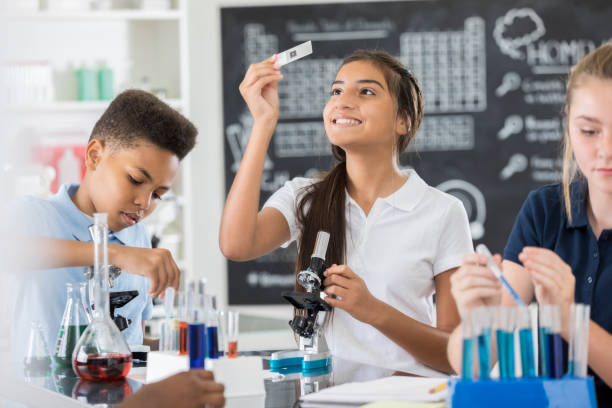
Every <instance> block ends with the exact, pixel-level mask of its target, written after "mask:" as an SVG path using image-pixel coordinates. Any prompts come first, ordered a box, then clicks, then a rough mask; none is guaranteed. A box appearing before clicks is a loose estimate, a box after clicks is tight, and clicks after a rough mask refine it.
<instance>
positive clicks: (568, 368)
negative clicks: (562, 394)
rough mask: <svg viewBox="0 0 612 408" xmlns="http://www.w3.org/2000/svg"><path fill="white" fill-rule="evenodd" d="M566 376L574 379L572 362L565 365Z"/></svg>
mask: <svg viewBox="0 0 612 408" xmlns="http://www.w3.org/2000/svg"><path fill="white" fill-rule="evenodd" d="M567 374H568V375H569V376H570V377H574V362H573V361H572V360H570V361H569V362H568V363H567Z"/></svg>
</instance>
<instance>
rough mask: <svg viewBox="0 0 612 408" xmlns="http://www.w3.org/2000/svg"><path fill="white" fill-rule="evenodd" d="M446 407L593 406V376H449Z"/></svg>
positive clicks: (594, 403)
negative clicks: (480, 378) (491, 377)
mask: <svg viewBox="0 0 612 408" xmlns="http://www.w3.org/2000/svg"><path fill="white" fill-rule="evenodd" d="M449 391H450V392H449V394H448V395H449V396H448V401H447V405H448V407H449V408H451V407H452V408H478V407H495V408H516V407H520V408H545V407H551V408H552V407H555V408H596V407H597V400H596V398H595V386H594V383H593V378H592V377H588V378H569V377H567V378H561V379H547V378H528V379H515V380H499V381H497V380H485V381H471V380H462V379H460V378H456V377H455V378H451V380H450V389H449Z"/></svg>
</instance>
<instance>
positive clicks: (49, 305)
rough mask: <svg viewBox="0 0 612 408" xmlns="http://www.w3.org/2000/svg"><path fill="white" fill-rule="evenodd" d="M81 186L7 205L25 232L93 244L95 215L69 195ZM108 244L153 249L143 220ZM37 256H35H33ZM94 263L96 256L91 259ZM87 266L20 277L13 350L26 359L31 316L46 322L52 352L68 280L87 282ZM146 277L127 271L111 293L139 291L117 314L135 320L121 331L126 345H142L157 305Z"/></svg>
mask: <svg viewBox="0 0 612 408" xmlns="http://www.w3.org/2000/svg"><path fill="white" fill-rule="evenodd" d="M78 188H79V185H78V184H64V185H62V186H61V187H60V189H59V191H58V192H57V194H55V195H54V196H52V197H51V198H49V199H40V198H34V197H21V198H19V199H17V200H15V201H14V202H12V203H11V204H10V205H9V209H8V210H9V213H10V214H11V217H13V218H12V219H13V220H18V226H19V229H20V231H21V232H23V233H24V235H36V236H46V237H53V238H63V239H71V240H77V241H86V242H91V241H92V239H91V235H90V233H89V229H88V228H89V226H90V225H91V224H93V217H90V216H88V215H87V214H85V213H83V212H82V211H81V210H79V209H78V208H77V206H76V205H75V204H74V203H73V201H72V200H71V197H72V196H73V195H74V193H75V192H76V191H77V189H78ZM108 239H109V243H111V244H121V245H127V246H133V247H144V248H150V247H151V241H150V239H149V237H148V234H147V232H146V229H145V226H144V225H143V224H142V223H137V224H135V225H133V226H131V227H128V228H125V229H123V230H121V231H118V232H116V233H114V232H112V231H109V237H108ZM32 255H33V256H36V254H32ZM92 264H93V259H92ZM83 272H84V267H82V266H79V267H71V268H57V269H49V270H38V271H29V272H25V273H22V274H21V275H20V276H19V277H18V279H17V293H16V305H15V312H14V316H13V335H12V340H13V341H12V343H13V347H12V349H13V352H14V353H16V354H15V357H17V358H18V359H19V360H22V359H23V357H19V356H25V352H26V343H27V339H28V334H29V330H30V324H31V321H33V320H38V321H40V322H41V323H42V324H43V327H44V332H45V336H46V340H47V343H48V344H47V346H48V348H49V353H50V355H53V350H54V347H55V340H56V337H57V333H58V331H59V327H60V323H61V320H62V315H63V312H64V308H65V306H66V283H68V282H70V283H73V284H78V282H86V278H85V275H84V273H83ZM149 286H150V281H149V279H148V278H145V277H142V276H139V275H134V274H130V273H126V272H125V271H124V272H122V273H121V275H120V276H119V277H118V278H117V279H116V280H115V283H114V286H113V287H112V288H111V290H110V291H111V292H119V291H125V290H137V291H138V296H137V297H136V298H134V299H132V301H130V302H129V303H128V304H127V305H125V306H124V307H122V308H118V309H115V315H121V316H123V317H125V318H127V319H131V321H132V322H131V324H130V326H129V327H128V328H127V329H125V330H124V331H122V332H121V333H122V334H123V335H124V337H125V339H126V341H127V343H128V344H142V338H143V333H142V321H143V320H148V319H150V318H151V314H152V310H153V305H152V302H151V297H150V296H149V294H148V289H149Z"/></svg>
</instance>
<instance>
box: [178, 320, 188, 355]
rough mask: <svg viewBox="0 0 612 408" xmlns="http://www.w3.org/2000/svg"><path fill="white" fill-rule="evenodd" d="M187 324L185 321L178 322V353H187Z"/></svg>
mask: <svg viewBox="0 0 612 408" xmlns="http://www.w3.org/2000/svg"><path fill="white" fill-rule="evenodd" d="M188 328H189V325H188V324H187V322H179V355H181V356H183V355H186V354H187V353H189V350H188V349H187V330H188Z"/></svg>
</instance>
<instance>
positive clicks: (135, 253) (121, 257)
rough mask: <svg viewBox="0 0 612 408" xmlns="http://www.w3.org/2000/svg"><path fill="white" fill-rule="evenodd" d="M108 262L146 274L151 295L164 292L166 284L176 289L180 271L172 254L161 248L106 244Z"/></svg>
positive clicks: (137, 273)
mask: <svg viewBox="0 0 612 408" xmlns="http://www.w3.org/2000/svg"><path fill="white" fill-rule="evenodd" d="M108 258H109V262H110V263H112V264H114V265H117V266H118V267H120V268H121V269H122V270H123V271H125V272H127V273H132V274H135V275H142V276H146V277H147V278H149V279H150V280H151V287H150V288H149V294H150V295H151V297H156V296H158V295H160V294H161V295H162V297H163V294H164V291H165V290H166V288H167V287H168V286H172V287H173V288H174V289H175V290H178V286H179V281H180V276H181V272H180V270H179V268H178V266H177V265H176V262H174V259H173V258H172V254H171V253H170V251H168V250H167V249H163V248H153V249H150V248H137V247H129V246H125V245H118V244H110V245H109V246H108Z"/></svg>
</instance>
